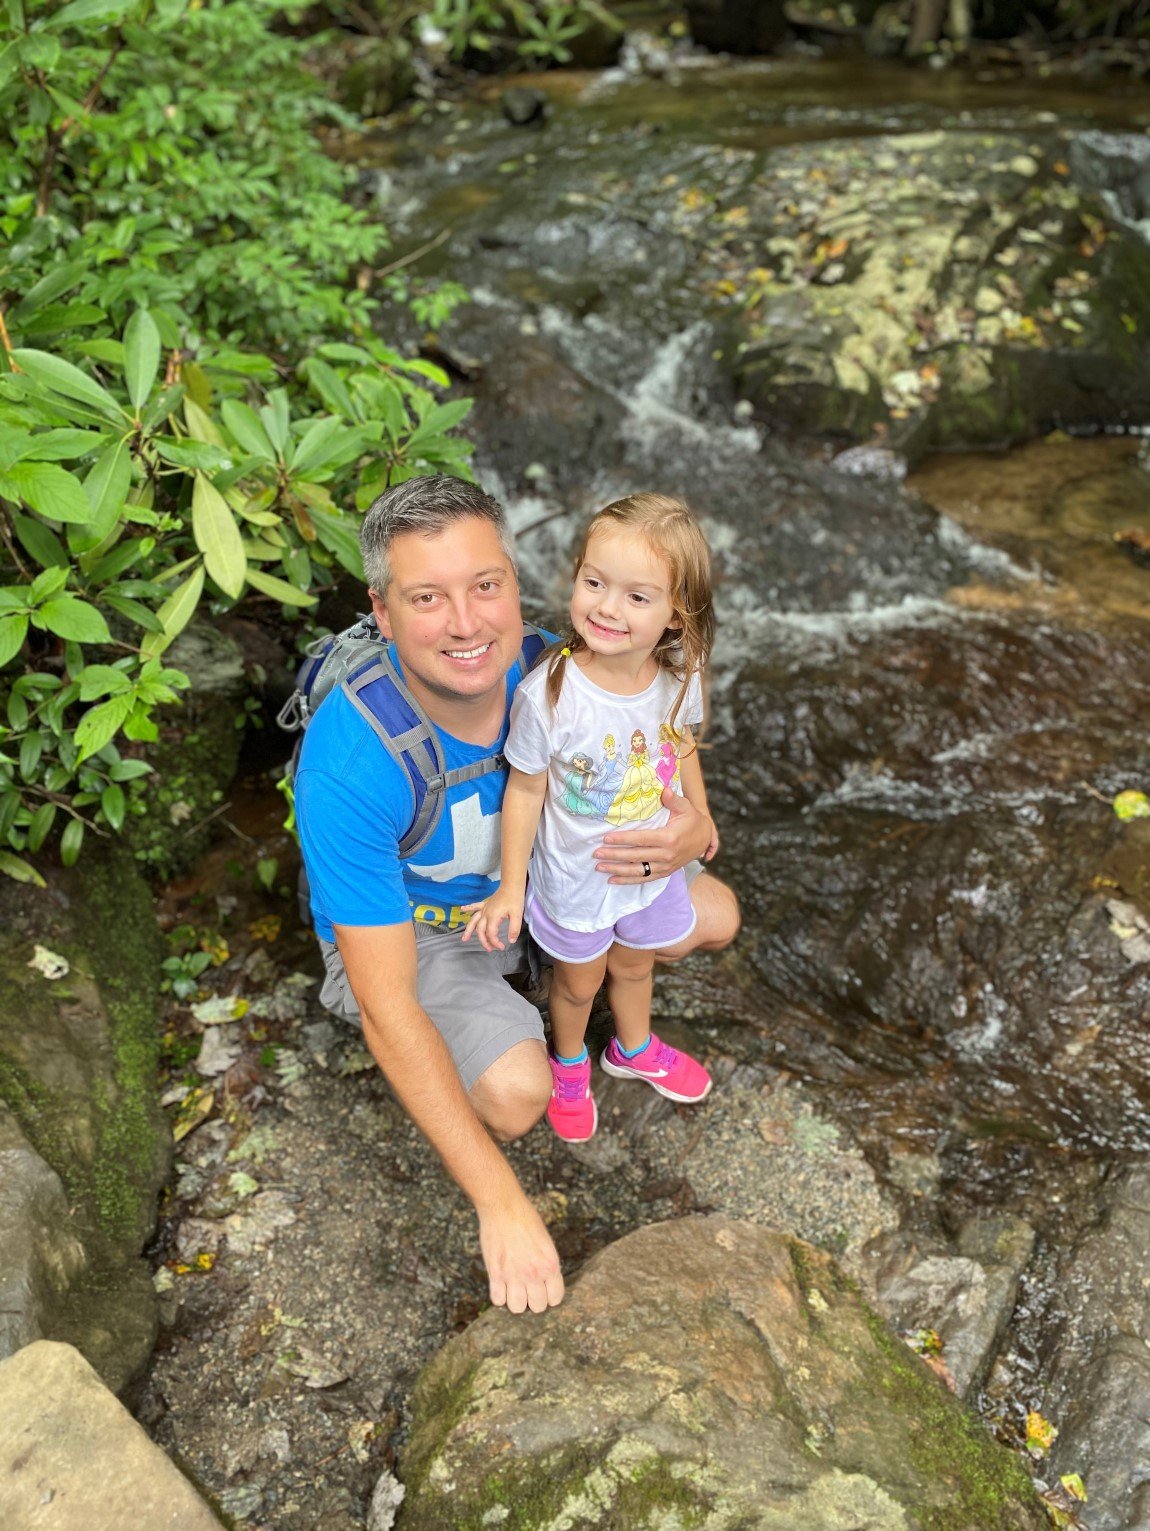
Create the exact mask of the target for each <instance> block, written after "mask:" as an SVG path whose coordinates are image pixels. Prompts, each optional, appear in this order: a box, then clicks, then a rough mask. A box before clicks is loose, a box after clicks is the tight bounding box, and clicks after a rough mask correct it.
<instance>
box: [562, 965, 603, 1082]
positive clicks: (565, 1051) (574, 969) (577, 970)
mask: <svg viewBox="0 0 1150 1531" xmlns="http://www.w3.org/2000/svg"><path fill="white" fill-rule="evenodd" d="M607 957H608V954H607V953H606V952H605V953H604V954H603V956H602V957H596V958H595V959H594V961H592V962H562V961H560V960H559V958H558V957H556V958H555V960H554V972H553V976H552V979H551V993H550V996H549V998H548V1001H547V1003H548V1008H549V1009H550V1011H551V1051H552V1052H553V1053H555V1055H556V1056H557V1057H559V1058H575V1057H577V1056H578V1054H579V1053H581V1052H582V1051H583V1038H584V1036H585V1035H586V1033H587V1019H588V1017H589V1016H590V1014H591V1004H592V1001H593V1000H594V998H595V996H596V994H598V992H599V988H600V985H601V984H602V982H603V974H604V972H605V971H606V969H607Z"/></svg>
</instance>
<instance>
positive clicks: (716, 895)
mask: <svg viewBox="0 0 1150 1531" xmlns="http://www.w3.org/2000/svg"><path fill="white" fill-rule="evenodd" d="M691 902H692V904H694V906H695V928H694V930H693V931H692V932H691V934H690V935H689V936H688V937H687V938H686V940H685V941H680V942H678V943H677V944H676V945H675V946H669V947H668V948H667V949H666V950H665V951H661V952H657V953H656V960H657V961H659V962H678V961H679V959H680V958H682V957H687V956H689V955H690V954H691V953H692V952H720V951H722V950H723V948H724V947H725V946H730V944H731V942H732V941H733V940H734V939H735V937H736V936H737V935H738V933H739V925H740V923H741V920H742V916H741V914H740V912H739V900H738V899H737V898H736V897H735V894H734V891H733V890H732V889H731V888H729V887H728V886H727V884H726V883H725V882H720V881H719V879H718V878H717V877H715V876H714V875H713V874H712V873H710V872H700V873H699V875H698V877H696V878H695V880H694V882H693V883H692V884H691Z"/></svg>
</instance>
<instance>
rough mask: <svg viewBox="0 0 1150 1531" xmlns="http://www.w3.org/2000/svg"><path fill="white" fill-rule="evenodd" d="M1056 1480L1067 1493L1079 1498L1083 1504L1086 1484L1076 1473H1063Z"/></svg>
mask: <svg viewBox="0 0 1150 1531" xmlns="http://www.w3.org/2000/svg"><path fill="white" fill-rule="evenodd" d="M1058 1481H1059V1482H1060V1483H1061V1484H1062V1487H1063V1488H1064V1489H1065V1490H1066V1491H1067V1493H1069V1494H1073V1495H1074V1497H1075V1499H1081V1501H1082V1503H1083V1504H1085V1503H1086V1485H1085V1483H1083V1481H1082V1478H1081V1476H1080V1475H1079V1474H1078V1473H1063V1474H1062V1477H1061V1478H1060V1479H1059V1480H1058Z"/></svg>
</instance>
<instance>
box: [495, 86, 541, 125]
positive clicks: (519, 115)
mask: <svg viewBox="0 0 1150 1531" xmlns="http://www.w3.org/2000/svg"><path fill="white" fill-rule="evenodd" d="M499 105H500V108H501V110H502V112H503V115H504V116H505V117H506V118H507V120H508V122H510V123H511V124H512V126H513V127H517V128H525V127H527V126H528V125H529V124H530V123H533V122H542V121H543V119H544V117H545V116H546V115H547V97H546V96H545V95H544V94H543V92H542V91H541V90H529V89H528V88H527V87H526V86H525V85H512V86H510V87H509V88H508V89H507V90H505V91H504V92H503V94H502V95H501V96H500V98H499Z"/></svg>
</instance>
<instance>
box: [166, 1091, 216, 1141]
mask: <svg viewBox="0 0 1150 1531" xmlns="http://www.w3.org/2000/svg"><path fill="white" fill-rule="evenodd" d="M215 1103H216V1092H215V1089H214V1088H213V1087H212V1086H211V1085H204V1086H203V1088H202V1089H199V1090H193V1091H192V1092H191V1094H190V1095H188V1096H187V1097H186V1098H185V1099H184V1102H183V1104H182V1105H181V1106H180V1109H179V1111H178V1112H177V1113H176V1120H175V1123H174V1124H173V1127H172V1137H173V1138H174V1139H175V1141H176V1142H177V1143H181V1142H183V1140H184V1138H186V1137H187V1135H188V1134H189V1132H194V1131H195V1130H196V1128H197V1127H198V1126H199V1125H200V1123H201V1122H204V1121H206V1120H207V1119H208V1117H209V1116H211V1114H212V1107H213V1106H214V1105H215Z"/></svg>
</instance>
